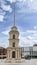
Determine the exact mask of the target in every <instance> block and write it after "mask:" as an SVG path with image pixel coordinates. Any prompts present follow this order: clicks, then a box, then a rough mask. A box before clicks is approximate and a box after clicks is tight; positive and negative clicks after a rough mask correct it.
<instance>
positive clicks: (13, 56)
mask: <svg viewBox="0 0 37 65" xmlns="http://www.w3.org/2000/svg"><path fill="white" fill-rule="evenodd" d="M7 60H10V61H11V62H16V61H17V60H18V61H19V60H21V49H20V47H19V31H18V28H17V27H16V26H15V4H14V25H13V27H12V28H11V30H10V32H9V47H8V48H7Z"/></svg>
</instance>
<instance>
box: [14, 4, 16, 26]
mask: <svg viewBox="0 0 37 65" xmlns="http://www.w3.org/2000/svg"><path fill="white" fill-rule="evenodd" d="M15 4H16V3H14V26H15Z"/></svg>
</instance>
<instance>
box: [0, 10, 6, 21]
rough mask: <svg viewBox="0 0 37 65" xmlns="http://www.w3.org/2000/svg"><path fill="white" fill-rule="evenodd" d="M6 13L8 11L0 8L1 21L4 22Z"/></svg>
mask: <svg viewBox="0 0 37 65" xmlns="http://www.w3.org/2000/svg"><path fill="white" fill-rule="evenodd" d="M5 14H6V13H5V12H4V11H2V10H1V9H0V22H3V20H4V16H5Z"/></svg>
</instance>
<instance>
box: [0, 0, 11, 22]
mask: <svg viewBox="0 0 37 65" xmlns="http://www.w3.org/2000/svg"><path fill="white" fill-rule="evenodd" d="M7 11H8V12H9V13H11V12H12V8H11V5H7V2H6V1H5V0H0V22H3V20H4V18H5V14H6V12H7Z"/></svg>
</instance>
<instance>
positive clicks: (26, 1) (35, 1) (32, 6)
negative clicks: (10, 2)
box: [17, 0, 37, 13]
mask: <svg viewBox="0 0 37 65" xmlns="http://www.w3.org/2000/svg"><path fill="white" fill-rule="evenodd" d="M18 1H19V2H18V4H17V6H19V8H20V11H19V12H20V13H24V12H25V13H27V12H30V13H31V12H37V0H18Z"/></svg>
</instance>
